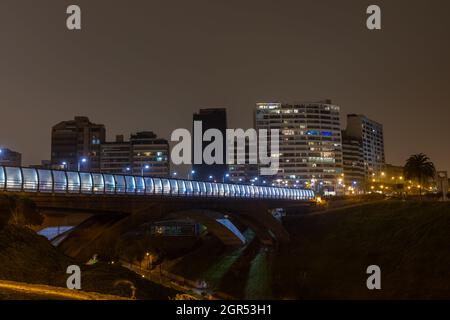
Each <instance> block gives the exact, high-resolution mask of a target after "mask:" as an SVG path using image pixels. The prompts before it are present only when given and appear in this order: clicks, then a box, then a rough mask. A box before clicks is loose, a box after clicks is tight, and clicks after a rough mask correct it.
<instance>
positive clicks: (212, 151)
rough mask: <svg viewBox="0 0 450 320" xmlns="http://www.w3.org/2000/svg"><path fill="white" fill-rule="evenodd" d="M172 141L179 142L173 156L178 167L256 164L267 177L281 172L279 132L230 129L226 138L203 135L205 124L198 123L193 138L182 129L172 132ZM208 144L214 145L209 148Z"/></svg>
mask: <svg viewBox="0 0 450 320" xmlns="http://www.w3.org/2000/svg"><path fill="white" fill-rule="evenodd" d="M170 140H171V141H172V142H177V144H176V145H175V146H174V147H173V148H172V152H171V159H172V162H173V164H175V165H181V164H188V165H192V164H208V165H211V164H228V165H233V164H254V165H258V166H259V173H260V175H263V176H270V175H275V174H277V172H278V169H279V157H280V153H279V144H280V132H279V130H278V129H271V130H270V131H269V130H267V129H259V130H258V131H257V130H255V129H247V130H245V131H244V130H243V129H227V130H226V136H225V137H224V136H223V132H222V131H220V130H219V129H208V130H205V131H204V132H203V125H202V121H194V132H193V136H192V135H191V132H190V131H189V130H187V129H183V128H180V129H176V130H174V131H173V132H172V135H171V137H170ZM269 140H270V143H269ZM204 142H210V143H209V144H208V145H206V147H205V146H204ZM269 145H270V150H269ZM192 148H193V150H192ZM224 149H225V150H224ZM247 150H248V152H247Z"/></svg>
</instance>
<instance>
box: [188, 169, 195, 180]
mask: <svg viewBox="0 0 450 320" xmlns="http://www.w3.org/2000/svg"><path fill="white" fill-rule="evenodd" d="M194 174H195V170H191V172H190V173H189V174H188V180H194Z"/></svg>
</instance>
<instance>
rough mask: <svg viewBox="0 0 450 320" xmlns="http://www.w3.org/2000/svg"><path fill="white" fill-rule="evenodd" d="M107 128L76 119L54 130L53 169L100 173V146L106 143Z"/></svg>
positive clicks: (59, 125) (62, 123)
mask: <svg viewBox="0 0 450 320" xmlns="http://www.w3.org/2000/svg"><path fill="white" fill-rule="evenodd" d="M105 131H106V130H105V126H104V125H103V124H94V123H92V122H90V121H89V118H87V117H75V119H74V120H69V121H63V122H60V123H58V124H57V125H55V126H53V128H52V154H51V164H52V166H53V167H60V168H66V169H68V170H77V169H78V168H80V170H83V171H86V170H90V171H99V170H100V145H101V144H102V143H103V142H105Z"/></svg>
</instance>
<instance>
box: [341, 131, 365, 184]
mask: <svg viewBox="0 0 450 320" xmlns="http://www.w3.org/2000/svg"><path fill="white" fill-rule="evenodd" d="M342 162H343V169H344V179H343V181H344V184H345V185H346V186H347V189H348V188H351V190H352V191H353V190H354V191H356V192H361V191H364V189H365V178H364V177H365V174H364V155H363V149H362V141H361V140H359V139H356V138H352V137H349V136H347V135H346V133H345V131H342Z"/></svg>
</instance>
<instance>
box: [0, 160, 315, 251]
mask: <svg viewBox="0 0 450 320" xmlns="http://www.w3.org/2000/svg"><path fill="white" fill-rule="evenodd" d="M0 192H13V193H19V194H24V195H26V196H27V197H29V198H31V199H32V200H33V201H34V202H35V203H36V204H37V206H38V208H39V209H40V210H41V211H42V212H44V213H45V212H52V211H53V212H61V211H64V212H83V213H93V214H108V213H110V214H112V213H121V214H125V215H138V216H139V217H143V218H142V220H141V222H142V221H145V220H152V221H154V220H157V219H166V218H174V219H176V218H189V219H193V220H195V221H197V222H199V223H202V224H204V225H206V226H207V227H208V228H209V229H210V230H212V232H214V233H216V235H218V237H219V238H221V239H222V240H223V241H224V242H225V243H230V244H236V241H237V243H243V242H245V240H244V238H243V236H242V234H241V233H240V231H239V230H238V228H236V227H235V225H234V224H233V223H232V221H233V220H234V222H238V224H240V225H245V226H247V227H250V228H252V229H253V230H255V232H256V233H257V235H259V236H260V237H261V238H262V239H265V240H268V239H274V238H275V239H277V240H283V239H284V240H286V239H288V235H287V232H286V231H285V230H284V228H283V227H282V226H281V224H280V223H279V222H278V221H277V220H276V219H275V218H274V217H273V215H272V214H271V213H273V212H274V210H276V209H280V208H282V209H286V208H289V207H298V206H305V205H310V204H312V203H314V197H315V196H314V192H313V191H311V190H303V189H298V188H284V187H273V186H255V185H246V184H234V183H216V182H204V181H194V180H183V179H169V178H156V177H147V176H132V175H125V174H124V175H122V174H106V173H94V172H77V171H65V170H45V169H34V168H25V167H4V166H0ZM135 220H139V219H135ZM230 236H231V237H230Z"/></svg>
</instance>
